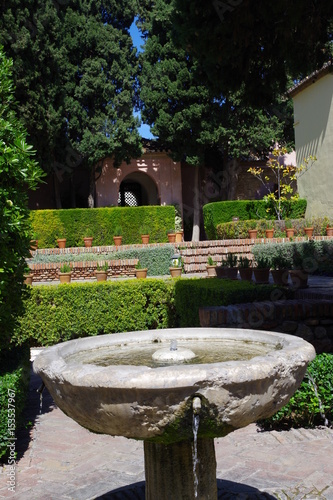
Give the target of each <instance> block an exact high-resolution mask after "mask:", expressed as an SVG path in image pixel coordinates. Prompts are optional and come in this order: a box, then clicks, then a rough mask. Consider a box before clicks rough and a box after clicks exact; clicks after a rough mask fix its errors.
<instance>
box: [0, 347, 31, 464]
mask: <svg viewBox="0 0 333 500" xmlns="http://www.w3.org/2000/svg"><path fill="white" fill-rule="evenodd" d="M29 356H30V350H29V348H28V347H27V346H26V345H24V346H22V347H20V348H19V347H15V348H14V349H12V350H11V351H10V353H9V354H7V357H6V359H5V360H3V362H2V364H1V368H0V459H1V458H4V457H6V456H7V455H8V450H9V448H8V446H7V445H8V443H9V442H10V441H9V440H10V438H12V437H14V436H13V435H12V433H11V431H12V432H14V433H15V430H16V429H17V428H18V427H19V426H20V423H21V416H22V411H23V408H24V404H25V400H26V396H27V391H28V386H29V370H30V366H29ZM8 419H12V420H13V421H14V423H13V422H11V421H8ZM12 425H14V426H13V427H12ZM12 442H13V441H12Z"/></svg>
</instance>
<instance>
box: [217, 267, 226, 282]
mask: <svg viewBox="0 0 333 500" xmlns="http://www.w3.org/2000/svg"><path fill="white" fill-rule="evenodd" d="M215 271H216V276H217V277H218V278H219V279H225V278H226V277H227V268H226V267H225V266H216V268H215Z"/></svg>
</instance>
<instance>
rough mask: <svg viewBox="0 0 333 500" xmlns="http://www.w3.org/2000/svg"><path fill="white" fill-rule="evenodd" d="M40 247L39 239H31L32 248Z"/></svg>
mask: <svg viewBox="0 0 333 500" xmlns="http://www.w3.org/2000/svg"><path fill="white" fill-rule="evenodd" d="M37 248H38V240H31V241H30V250H37Z"/></svg>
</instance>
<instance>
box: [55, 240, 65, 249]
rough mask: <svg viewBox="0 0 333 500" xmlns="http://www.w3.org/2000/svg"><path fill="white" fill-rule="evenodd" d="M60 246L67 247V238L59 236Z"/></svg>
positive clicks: (58, 243)
mask: <svg viewBox="0 0 333 500" xmlns="http://www.w3.org/2000/svg"><path fill="white" fill-rule="evenodd" d="M57 245H58V248H66V238H57Z"/></svg>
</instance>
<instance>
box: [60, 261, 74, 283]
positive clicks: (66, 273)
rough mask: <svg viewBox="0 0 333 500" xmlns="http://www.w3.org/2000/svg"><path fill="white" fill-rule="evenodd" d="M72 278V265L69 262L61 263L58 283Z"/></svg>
mask: <svg viewBox="0 0 333 500" xmlns="http://www.w3.org/2000/svg"><path fill="white" fill-rule="evenodd" d="M71 279H72V266H71V265H70V264H62V266H60V269H59V280H60V283H70V282H71Z"/></svg>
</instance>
